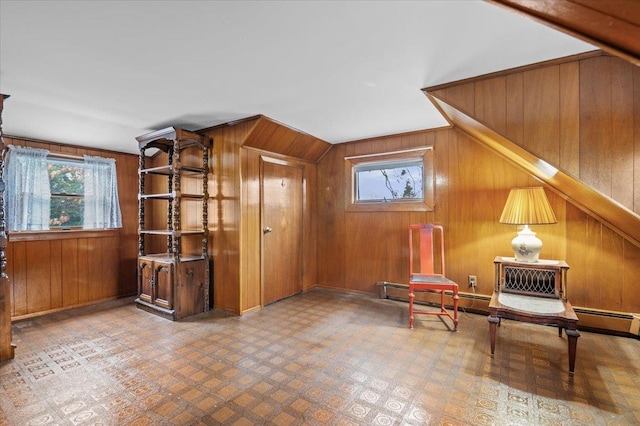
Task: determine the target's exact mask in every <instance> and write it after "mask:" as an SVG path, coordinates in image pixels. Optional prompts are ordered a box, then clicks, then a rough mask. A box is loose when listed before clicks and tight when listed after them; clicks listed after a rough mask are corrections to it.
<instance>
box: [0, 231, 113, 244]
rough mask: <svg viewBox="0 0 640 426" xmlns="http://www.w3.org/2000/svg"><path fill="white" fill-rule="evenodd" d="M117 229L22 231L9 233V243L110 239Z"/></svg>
mask: <svg viewBox="0 0 640 426" xmlns="http://www.w3.org/2000/svg"><path fill="white" fill-rule="evenodd" d="M116 231H117V230H116V229H68V230H49V231H22V232H11V233H9V242H18V241H46V240H70V239H76V238H109V237H114V236H115V235H116Z"/></svg>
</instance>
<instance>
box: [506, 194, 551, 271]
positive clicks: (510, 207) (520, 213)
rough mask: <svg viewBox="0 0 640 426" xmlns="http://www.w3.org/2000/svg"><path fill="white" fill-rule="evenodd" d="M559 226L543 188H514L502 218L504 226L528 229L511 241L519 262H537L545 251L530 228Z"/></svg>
mask: <svg viewBox="0 0 640 426" xmlns="http://www.w3.org/2000/svg"><path fill="white" fill-rule="evenodd" d="M557 222H558V220H557V219H556V215H555V214H554V213H553V209H552V208H551V204H549V199H548V198H547V194H546V193H545V192H544V188H542V187H530V188H513V189H512V190H511V192H510V193H509V197H508V198H507V202H506V204H505V206H504V210H503V211H502V215H501V216H500V223H506V224H510V225H524V228H523V229H522V230H521V231H520V232H518V235H517V236H516V237H515V238H514V239H513V241H511V248H512V249H513V253H514V255H515V260H517V261H518V262H528V263H534V262H537V261H538V255H539V254H540V250H541V249H542V241H540V239H539V238H538V237H536V233H535V232H533V231H532V230H531V229H529V225H543V224H550V223H557Z"/></svg>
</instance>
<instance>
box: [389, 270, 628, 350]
mask: <svg viewBox="0 0 640 426" xmlns="http://www.w3.org/2000/svg"><path fill="white" fill-rule="evenodd" d="M376 286H377V288H378V297H379V298H381V299H391V300H398V301H403V302H407V301H408V300H409V297H408V296H405V295H404V294H402V293H403V292H402V290H407V291H408V289H409V285H408V284H402V283H393V282H388V281H378V282H377V283H376ZM390 289H395V290H397V291H388V290H390ZM446 294H450V292H446ZM458 296H459V297H460V301H459V307H460V308H462V309H464V310H465V311H468V312H473V313H477V314H488V313H489V309H488V307H489V302H490V301H491V296H488V295H484V294H475V293H464V292H460V293H458ZM463 301H464V302H463ZM465 302H470V303H471V306H469V305H468V304H467V303H465ZM475 302H480V303H479V304H478V306H475ZM415 303H419V304H423V305H427V306H440V303H439V301H437V302H436V301H434V302H430V301H428V300H418V299H415ZM573 309H574V311H575V312H576V314H577V315H578V318H579V319H580V321H579V322H578V329H580V330H585V331H593V332H597V333H604V334H613V335H618V336H625V337H635V338H637V339H638V338H640V314H631V313H624V312H614V311H605V310H600V309H590V308H580V307H575V306H574V307H573Z"/></svg>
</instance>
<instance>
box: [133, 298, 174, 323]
mask: <svg viewBox="0 0 640 426" xmlns="http://www.w3.org/2000/svg"><path fill="white" fill-rule="evenodd" d="M136 306H137V307H138V308H140V309H142V310H144V311H147V312H151V313H152V314H156V315H158V316H161V317H163V318H166V319H169V320H176V311H174V310H173V309H165V308H163V307H161V306H157V305H154V304H152V303H149V302H145V301H144V300H140V298H137V299H136Z"/></svg>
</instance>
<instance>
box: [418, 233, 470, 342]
mask: <svg viewBox="0 0 640 426" xmlns="http://www.w3.org/2000/svg"><path fill="white" fill-rule="evenodd" d="M436 230H437V231H438V232H434V231H436ZM434 236H438V237H439V241H438V240H434ZM436 265H439V267H438V268H436ZM417 291H422V292H431V293H438V294H440V311H424V310H417V309H415V308H414V299H415V293H416V292H417ZM447 291H449V292H451V293H452V297H453V315H452V314H451V313H450V312H449V311H448V310H447V309H446V307H445V304H444V296H445V292H447ZM458 299H459V297H458V284H456V283H455V282H453V281H451V280H449V279H448V278H446V277H445V268H444V232H443V229H442V226H440V225H432V224H418V225H410V226H409V328H413V320H414V316H415V315H416V314H420V315H438V316H447V317H449V318H450V319H451V320H453V331H458Z"/></svg>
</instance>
